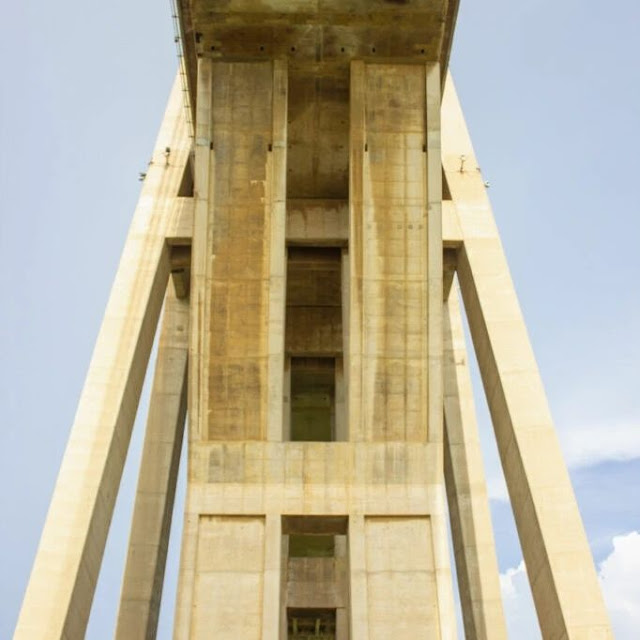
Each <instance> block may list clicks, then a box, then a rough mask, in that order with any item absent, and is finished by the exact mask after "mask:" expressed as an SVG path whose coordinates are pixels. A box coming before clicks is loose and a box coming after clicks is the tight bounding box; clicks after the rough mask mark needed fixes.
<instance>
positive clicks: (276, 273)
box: [267, 60, 288, 442]
mask: <svg viewBox="0 0 640 640" xmlns="http://www.w3.org/2000/svg"><path fill="white" fill-rule="evenodd" d="M287 87H288V80H287V61H286V60H274V61H273V105H272V109H273V111H272V123H273V124H272V127H273V131H272V141H273V142H272V152H271V154H270V158H269V161H270V166H269V174H270V175H268V176H267V180H268V187H267V193H268V194H269V198H270V200H271V203H270V204H271V207H270V208H271V211H270V215H271V238H270V242H269V261H270V262H269V338H268V340H269V357H268V358H269V359H268V365H267V370H268V374H267V375H268V385H269V390H268V396H269V399H268V409H267V413H268V415H267V440H271V441H275V442H278V441H282V439H283V432H284V428H285V419H284V416H283V407H284V386H283V382H284V323H285V309H286V293H287V253H286V248H285V234H286V227H287Z"/></svg>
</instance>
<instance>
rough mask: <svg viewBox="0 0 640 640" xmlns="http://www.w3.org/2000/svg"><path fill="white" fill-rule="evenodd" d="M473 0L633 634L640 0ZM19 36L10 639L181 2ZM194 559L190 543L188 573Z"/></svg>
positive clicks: (467, 27) (19, 16) (638, 461)
mask: <svg viewBox="0 0 640 640" xmlns="http://www.w3.org/2000/svg"><path fill="white" fill-rule="evenodd" d="M461 5H462V6H461V9H460V15H459V20H458V27H457V33H456V39H455V42H454V53H453V56H452V62H451V68H452V71H453V73H454V76H455V80H456V84H457V88H458V92H459V95H460V99H461V101H462V105H463V108H464V110H465V113H466V117H467V121H468V125H469V128H470V131H471V135H472V138H473V140H474V145H475V148H476V152H477V155H478V157H479V160H480V164H481V166H482V170H483V174H484V176H485V178H486V179H487V180H489V181H490V183H491V187H490V190H489V195H490V197H491V200H492V203H493V206H494V212H495V215H496V218H497V221H498V225H499V227H500V230H501V234H502V238H503V243H504V245H505V250H506V253H507V257H508V259H509V262H510V266H511V270H512V275H513V278H514V281H515V284H516V288H517V291H518V294H519V297H520V302H521V305H522V307H523V311H524V315H525V319H526V321H527V325H528V328H529V332H530V335H531V339H532V342H533V345H534V349H535V352H536V355H537V357H538V362H539V365H540V369H541V373H542V376H543V379H544V381H545V386H546V388H547V392H548V395H549V400H550V403H551V407H552V411H553V414H554V417H555V420H556V424H557V428H558V432H559V434H560V438H561V442H562V444H563V448H564V451H565V455H566V457H567V460H568V462H569V465H570V470H571V475H572V479H573V482H574V486H575V489H576V494H577V497H578V501H579V505H580V508H581V511H582V514H583V517H584V521H585V527H586V530H587V534H588V537H589V541H590V544H591V547H592V550H593V553H594V558H595V561H596V564H597V567H598V570H599V572H600V575H601V580H602V584H603V588H604V591H605V596H606V598H607V601H608V602H609V604H610V609H611V611H612V616H613V619H614V624H615V627H616V632H617V637H618V638H622V639H623V640H625V639H627V638H629V639H630V638H632V637H633V636H632V630H633V629H634V628H636V629H637V628H638V626H639V625H640V587H638V586H637V576H638V575H640V534H637V533H636V534H634V532H640V508H638V506H637V503H638V498H637V496H638V495H640V393H639V392H638V391H639V387H640V386H639V380H640V364H639V363H640V338H639V337H638V330H637V327H638V326H640V296H639V295H638V284H637V283H638V282H639V281H640V253H639V252H638V241H639V240H640V204H639V199H638V196H637V185H638V183H639V181H640V175H639V171H638V147H639V143H640V82H639V80H640V77H639V76H640V71H639V68H640V67H639V63H640V40H639V39H638V37H637V33H638V28H639V26H640V5H638V4H637V3H634V2H631V1H630V0H622V1H621V2H620V3H617V4H616V7H615V10H612V9H610V8H609V5H607V4H606V3H601V2H593V1H592V0H564V1H563V2H562V3H558V2H553V1H552V0H528V1H526V2H520V3H514V2H508V1H507V0H486V1H485V2H482V3H478V2H471V0H461ZM0 36H1V37H0V53H1V54H2V55H1V57H0V59H1V60H2V65H3V66H2V68H3V89H2V92H0V193H1V194H2V196H1V198H0V260H1V261H2V268H1V269H0V290H1V291H2V292H3V294H4V299H3V304H2V313H1V314H0V363H1V366H0V376H1V378H0V383H1V384H0V403H1V405H0V406H2V407H3V414H4V415H3V417H4V420H3V427H2V429H1V430H0V476H1V482H0V505H1V507H2V513H3V517H2V519H1V520H0V549H1V551H0V553H1V554H2V555H1V556H0V561H1V564H2V567H3V571H2V573H1V576H0V637H2V638H5V637H10V636H11V634H12V631H13V627H14V625H15V621H16V617H17V613H18V609H19V606H20V602H21V599H22V595H23V592H24V588H25V585H26V582H27V579H28V575H29V571H30V568H31V564H32V562H33V557H34V553H35V549H36V546H37V542H38V539H39V535H40V531H41V528H42V525H43V522H44V517H45V514H46V509H47V505H48V502H49V499H50V497H51V493H52V490H53V486H54V482H55V477H56V474H57V471H58V466H59V464H60V460H61V457H62V453H63V451H64V446H65V443H66V439H67V435H68V431H69V429H70V426H71V423H72V420H73V415H74V412H75V407H76V403H77V400H78V395H79V393H80V390H81V387H82V383H83V379H84V375H85V373H86V369H87V366H88V363H89V358H90V355H91V351H92V348H93V343H94V340H95V337H96V335H97V331H98V327H99V323H100V320H101V317H102V313H103V310H104V306H105V304H106V300H107V296H108V294H109V289H110V285H111V280H112V278H113V275H114V273H115V269H116V265H117V262H118V258H119V254H120V251H121V248H122V245H123V242H124V237H125V234H126V231H127V228H128V224H129V221H130V219H131V215H132V213H133V209H134V207H135V202H136V199H137V195H138V192H139V187H140V184H139V182H138V181H137V176H138V172H139V171H143V170H144V168H145V166H146V163H147V161H148V158H149V155H150V153H151V149H152V145H153V141H154V138H155V135H156V131H157V128H158V126H159V124H160V120H161V118H162V112H163V109H164V104H165V102H166V98H167V96H168V92H169V88H170V85H171V81H172V79H173V75H174V72H175V68H176V64H177V63H176V57H175V48H174V43H173V30H172V25H171V20H170V6H169V2H168V1H167V2H164V3H158V2H151V0H144V1H142V0H141V1H138V2H125V1H124V0H112V1H111V2H109V3H86V2H85V3H82V2H80V1H79V0H67V1H65V2H61V3H47V2H44V1H43V0H24V1H23V2H21V3H10V4H9V6H7V7H6V8H5V10H4V12H3V20H2V21H1V22H0ZM478 390H479V391H480V389H479V388H478ZM477 405H478V412H479V416H480V424H481V430H482V434H483V438H484V444H485V455H486V466H487V468H488V475H489V483H490V491H491V495H492V512H493V516H494V527H495V532H496V538H497V543H498V545H497V546H498V555H499V563H500V570H501V572H502V574H503V575H502V584H503V590H504V595H505V606H506V609H507V615H508V618H509V624H510V629H511V631H512V637H514V638H518V639H520V638H523V639H527V638H535V637H537V636H536V631H535V623H534V619H533V618H532V611H531V605H530V601H529V600H528V594H527V589H526V581H525V580H524V568H523V567H521V565H520V562H521V554H520V550H519V545H518V542H517V538H516V535H515V531H514V529H513V523H512V518H511V515H510V508H509V504H508V501H507V500H506V497H505V492H504V487H503V484H502V480H501V474H500V470H499V465H498V464H497V459H496V455H495V448H494V447H493V446H492V443H491V432H490V426H489V423H488V417H487V411H486V407H485V405H484V401H483V399H482V397H481V393H479V394H478V397H477ZM139 426H140V425H138V427H139ZM140 440H141V430H140V428H137V430H136V432H135V433H134V439H133V444H132V450H131V454H130V457H129V460H128V465H127V471H126V474H125V478H124V480H123V488H122V499H121V500H119V502H118V506H117V511H116V515H115V517H114V522H113V527H112V535H111V536H110V539H109V543H108V549H107V556H106V558H105V562H104V564H103V573H104V575H103V577H102V579H101V581H100V584H99V587H98V591H97V594H96V601H95V607H94V608H95V611H94V614H93V615H92V619H91V624H90V630H89V635H88V637H90V638H99V639H102V638H109V637H111V636H112V634H113V626H114V616H115V610H116V607H117V596H118V590H119V584H120V579H121V572H122V567H123V559H124V553H125V545H126V539H127V534H128V531H127V518H128V514H129V513H130V509H131V496H132V491H133V487H134V486H135V473H134V467H135V464H136V461H137V459H138V458H139V443H140ZM180 520H181V518H180V517H178V518H177V521H178V524H179V523H180ZM173 542H174V545H173V549H174V551H175V550H176V549H177V544H176V542H177V540H176V539H174V541H173ZM176 566H177V555H176V553H172V554H171V557H170V566H169V574H170V575H175V568H176ZM634 576H635V578H634ZM173 593H174V592H173V590H172V589H171V588H168V589H167V590H166V592H165V594H166V598H165V605H164V606H163V611H162V629H161V637H162V638H169V637H170V635H171V632H170V628H171V627H170V622H171V616H172V605H173V602H172V600H173ZM623 605H624V606H623ZM634 625H636V626H635V627H634Z"/></svg>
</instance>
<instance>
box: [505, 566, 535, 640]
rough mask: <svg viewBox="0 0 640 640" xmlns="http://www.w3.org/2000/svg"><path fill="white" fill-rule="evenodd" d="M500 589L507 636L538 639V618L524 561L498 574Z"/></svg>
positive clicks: (523, 639)
mask: <svg viewBox="0 0 640 640" xmlns="http://www.w3.org/2000/svg"><path fill="white" fill-rule="evenodd" d="M500 590H501V591H502V602H503V604H504V615H505V618H506V621H507V631H508V636H509V638H518V640H539V639H540V638H541V635H540V630H539V628H538V619H537V618H536V611H535V608H534V606H533V598H532V596H531V589H530V588H529V580H528V578H527V568H526V567H525V565H524V561H523V562H520V564H519V565H518V566H517V567H515V568H513V569H507V570H506V571H505V572H504V573H501V574H500Z"/></svg>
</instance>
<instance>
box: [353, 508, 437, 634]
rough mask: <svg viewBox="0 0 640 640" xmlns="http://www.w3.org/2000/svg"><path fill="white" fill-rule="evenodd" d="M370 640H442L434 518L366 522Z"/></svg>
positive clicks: (395, 518) (380, 518)
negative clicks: (430, 639)
mask: <svg viewBox="0 0 640 640" xmlns="http://www.w3.org/2000/svg"><path fill="white" fill-rule="evenodd" d="M364 522H365V527H364V528H365V540H366V542H365V558H366V579H367V603H368V618H369V636H368V637H369V640H388V638H392V637H396V638H439V637H440V625H439V620H438V593H437V587H436V571H435V563H434V555H433V546H432V545H433V541H432V534H431V521H430V519H429V518H428V517H413V518H401V517H365V521H364Z"/></svg>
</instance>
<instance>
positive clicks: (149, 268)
mask: <svg viewBox="0 0 640 640" xmlns="http://www.w3.org/2000/svg"><path fill="white" fill-rule="evenodd" d="M167 149H169V152H167ZM189 150H190V140H189V134H188V130H187V123H186V118H185V113H184V106H183V102H182V92H181V87H180V81H179V79H177V80H176V82H175V84H174V87H173V90H172V93H171V97H170V100H169V105H168V107H167V112H166V115H165V118H164V121H163V124H162V127H161V129H160V134H159V136H158V140H157V143H156V148H155V150H154V154H153V159H152V162H151V165H150V167H149V170H148V172H147V176H146V179H145V182H144V186H143V189H142V194H141V196H140V200H139V202H138V206H137V208H136V213H135V216H134V219H133V222H132V225H131V228H130V231H129V235H128V237H127V241H126V244H125V247H124V252H123V255H122V259H121V261H120V266H119V267H118V272H117V274H116V278H115V282H114V284H113V288H112V290H111V295H110V298H109V302H108V304H107V309H106V311H105V317H104V320H103V323H102V327H101V329H100V333H99V335H98V340H97V343H96V347H95V350H94V352H93V357H92V359H91V364H90V366H89V372H88V374H87V378H86V381H85V386H84V389H83V391H82V395H81V397H80V403H79V406H78V410H77V413H76V417H75V421H74V424H73V428H72V430H71V435H70V438H69V443H68V445H67V449H66V452H65V455H64V459H63V461H62V467H61V469H60V473H59V475H58V480H57V483H56V487H55V491H54V494H53V498H52V501H51V506H50V507H49V513H48V515H47V520H46V523H45V527H44V531H43V534H42V538H41V540H40V546H39V548H38V553H37V556H36V559H35V563H34V567H33V570H32V573H31V578H30V581H29V585H28V587H27V591H26V594H25V599H24V602H23V605H22V610H21V612H20V617H19V619H18V624H17V627H16V633H15V638H17V639H22V638H40V639H45V638H52V639H53V638H82V637H83V636H84V633H85V630H86V626H87V621H88V618H89V611H90V608H91V602H92V600H93V594H94V591H95V586H96V581H97V578H98V572H99V569H100V564H101V562H102V555H103V552H104V546H105V542H106V538H107V533H108V530H109V524H110V522H111V516H112V514H113V507H114V504H115V500H116V495H117V493H118V487H119V485H120V478H121V476H122V469H123V466H124V461H125V457H126V454H127V449H128V446H129V439H130V436H131V428H132V426H133V422H134V419H135V414H136V410H137V406H138V399H139V397H140V391H141V388H142V383H143V381H144V375H145V371H146V368H147V362H148V359H149V353H150V351H151V346H152V343H153V336H154V333H155V328H156V324H157V322H158V316H159V313H160V309H161V307H162V299H163V296H164V292H165V289H166V285H167V280H168V277H169V257H168V248H167V244H166V241H165V237H166V231H167V228H168V224H169V221H170V213H171V205H172V201H173V198H174V197H175V196H176V195H177V193H178V189H179V186H180V181H181V180H182V176H183V173H184V169H185V165H186V162H187V158H188V155H189Z"/></svg>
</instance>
